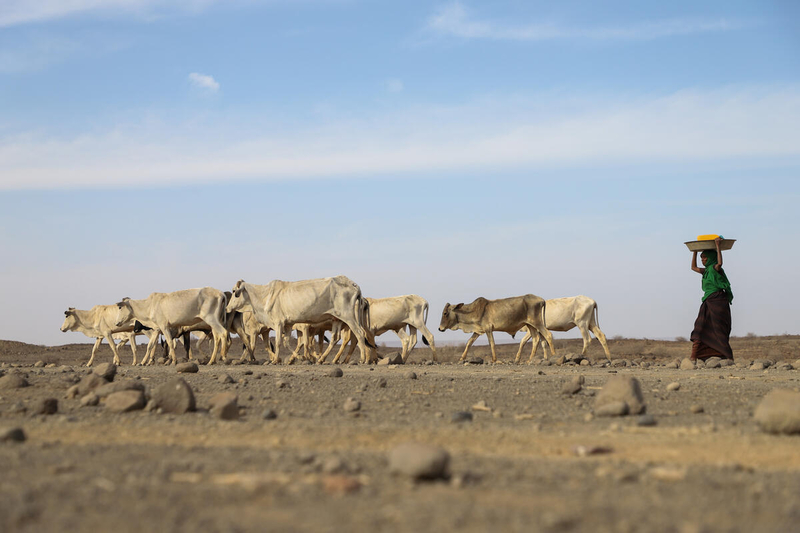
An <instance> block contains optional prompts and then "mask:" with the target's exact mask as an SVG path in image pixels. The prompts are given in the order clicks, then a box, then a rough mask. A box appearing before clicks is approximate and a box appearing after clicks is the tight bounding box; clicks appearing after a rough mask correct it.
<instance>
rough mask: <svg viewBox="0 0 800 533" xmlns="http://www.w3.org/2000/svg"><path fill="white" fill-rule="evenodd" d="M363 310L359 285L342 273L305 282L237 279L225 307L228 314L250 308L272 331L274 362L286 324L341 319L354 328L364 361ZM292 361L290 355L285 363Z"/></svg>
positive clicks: (316, 322) (365, 334) (365, 358)
mask: <svg viewBox="0 0 800 533" xmlns="http://www.w3.org/2000/svg"><path fill="white" fill-rule="evenodd" d="M364 310H365V305H364V298H363V297H362V296H361V288H360V287H359V286H358V285H357V284H356V283H354V282H353V281H351V280H350V279H348V278H347V277H345V276H336V277H332V278H320V279H312V280H305V281H280V280H275V281H271V282H270V283H268V284H266V285H254V284H252V283H245V282H244V281H243V280H239V281H237V282H236V285H235V286H234V288H233V297H232V298H231V299H230V301H229V302H228V306H227V307H226V312H228V313H232V312H234V311H252V312H253V314H254V315H255V318H256V320H258V321H259V322H260V323H261V324H263V325H264V326H266V327H268V328H270V329H272V330H274V331H275V336H276V338H275V351H274V353H273V354H272V361H273V362H274V363H278V362H280V349H281V345H282V344H284V343H286V341H287V338H288V334H289V331H288V328H289V327H291V326H293V325H294V324H299V323H309V324H318V323H321V322H325V321H327V320H332V319H338V320H340V321H341V322H343V323H344V324H345V325H346V326H347V327H349V328H350V329H352V330H353V333H354V334H355V335H356V340H357V341H358V346H359V348H360V349H361V359H362V362H367V361H368V360H369V352H368V350H367V338H368V336H369V332H368V331H366V330H365V328H364V324H365V322H366V316H365V313H364ZM370 341H371V339H370ZM372 344H373V345H374V343H372ZM287 348H288V344H287ZM293 360H294V359H293V358H291V357H290V359H289V361H288V362H292V361H293Z"/></svg>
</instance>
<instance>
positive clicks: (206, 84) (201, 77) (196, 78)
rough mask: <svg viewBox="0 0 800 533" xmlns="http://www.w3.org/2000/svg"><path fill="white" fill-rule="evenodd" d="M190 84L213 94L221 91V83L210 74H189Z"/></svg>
mask: <svg viewBox="0 0 800 533" xmlns="http://www.w3.org/2000/svg"><path fill="white" fill-rule="evenodd" d="M189 82H190V83H191V84H192V85H194V86H195V87H197V88H199V89H203V90H206V91H210V92H212V93H215V92H217V91H219V83H218V82H217V80H215V79H214V78H213V77H212V76H209V75H208V74H199V73H197V72H192V73H191V74H189Z"/></svg>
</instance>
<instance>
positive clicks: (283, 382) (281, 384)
mask: <svg viewBox="0 0 800 533" xmlns="http://www.w3.org/2000/svg"><path fill="white" fill-rule="evenodd" d="M275 386H276V387H277V388H279V389H290V388H291V386H290V385H289V382H288V381H286V380H283V379H279V380H278V381H276V382H275Z"/></svg>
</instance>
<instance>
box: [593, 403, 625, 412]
mask: <svg viewBox="0 0 800 533" xmlns="http://www.w3.org/2000/svg"><path fill="white" fill-rule="evenodd" d="M629 412H630V410H629V407H628V404H627V403H625V402H623V401H614V402H609V403H605V404H603V405H602V406H600V407H596V408H595V410H594V414H595V416H625V415H627V414H628V413H629Z"/></svg>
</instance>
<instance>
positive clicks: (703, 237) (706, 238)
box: [697, 235, 719, 241]
mask: <svg viewBox="0 0 800 533" xmlns="http://www.w3.org/2000/svg"><path fill="white" fill-rule="evenodd" d="M717 237H719V235H698V236H697V240H698V241H713V240H714V239H716V238H717Z"/></svg>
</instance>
